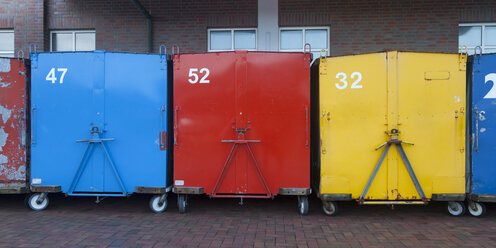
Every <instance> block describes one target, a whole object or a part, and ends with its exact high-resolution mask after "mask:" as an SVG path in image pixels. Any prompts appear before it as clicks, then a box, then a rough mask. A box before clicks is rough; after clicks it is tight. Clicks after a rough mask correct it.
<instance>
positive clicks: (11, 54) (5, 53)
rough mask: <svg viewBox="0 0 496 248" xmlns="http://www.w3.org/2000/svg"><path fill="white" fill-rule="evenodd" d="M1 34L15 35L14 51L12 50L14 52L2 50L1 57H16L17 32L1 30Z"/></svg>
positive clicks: (0, 51)
mask: <svg viewBox="0 0 496 248" xmlns="http://www.w3.org/2000/svg"><path fill="white" fill-rule="evenodd" d="M0 33H12V34H14V50H12V51H8V50H0V57H9V58H13V57H15V31H14V29H0Z"/></svg>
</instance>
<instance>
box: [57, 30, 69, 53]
mask: <svg viewBox="0 0 496 248" xmlns="http://www.w3.org/2000/svg"><path fill="white" fill-rule="evenodd" d="M72 45H73V44H72V33H52V51H60V52H61V51H72Z"/></svg>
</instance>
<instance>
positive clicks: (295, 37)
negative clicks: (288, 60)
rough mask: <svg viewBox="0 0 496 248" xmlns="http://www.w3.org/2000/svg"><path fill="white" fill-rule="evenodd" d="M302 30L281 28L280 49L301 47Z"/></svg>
mask: <svg viewBox="0 0 496 248" xmlns="http://www.w3.org/2000/svg"><path fill="white" fill-rule="evenodd" d="M302 46H303V30H281V49H284V50H288V49H301V48H302Z"/></svg>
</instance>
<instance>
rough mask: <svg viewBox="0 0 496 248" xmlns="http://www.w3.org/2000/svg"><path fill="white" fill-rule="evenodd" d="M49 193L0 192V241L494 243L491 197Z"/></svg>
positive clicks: (26, 243) (304, 244) (211, 244)
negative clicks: (181, 203)
mask: <svg viewBox="0 0 496 248" xmlns="http://www.w3.org/2000/svg"><path fill="white" fill-rule="evenodd" d="M94 200H95V199H94V198H74V197H71V198H63V197H61V196H53V195H52V196H51V198H50V206H49V207H48V209H47V210H45V211H42V212H33V211H31V210H28V209H27V208H26V207H24V203H23V197H21V196H8V195H0V247H453V246H466V247H495V246H496V205H493V206H488V214H487V215H486V217H484V218H474V217H471V216H469V215H468V214H467V215H466V216H464V217H460V218H455V217H451V216H448V215H447V214H446V212H445V209H444V205H442V204H440V203H432V204H430V205H428V206H400V207H397V208H396V209H395V210H391V209H389V208H387V207H386V206H358V205H356V204H354V203H342V204H340V208H341V209H340V214H339V216H336V217H327V216H324V214H323V213H322V211H321V205H320V201H319V200H318V199H316V198H315V197H312V198H311V199H310V212H309V215H308V216H303V217H302V216H300V215H299V214H298V213H297V204H296V203H297V200H296V198H294V197H278V198H276V199H274V200H262V199H248V200H245V202H244V203H245V204H244V205H243V206H240V205H239V204H238V200H235V199H212V200H211V199H208V198H207V197H204V196H203V197H199V196H196V197H193V198H191V199H190V200H189V206H188V212H187V213H186V214H179V213H178V211H177V207H176V199H175V197H174V196H172V197H170V198H169V207H168V210H167V211H166V212H165V213H162V214H153V213H151V212H150V211H149V209H148V197H144V196H133V197H131V198H129V199H124V198H107V199H105V200H104V201H103V202H101V203H99V204H95V203H94Z"/></svg>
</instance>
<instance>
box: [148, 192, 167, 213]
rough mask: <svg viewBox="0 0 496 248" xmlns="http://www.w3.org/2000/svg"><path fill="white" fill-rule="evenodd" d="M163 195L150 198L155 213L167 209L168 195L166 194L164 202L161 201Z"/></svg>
mask: <svg viewBox="0 0 496 248" xmlns="http://www.w3.org/2000/svg"><path fill="white" fill-rule="evenodd" d="M160 198H162V195H155V196H153V197H152V198H151V199H150V208H151V209H152V211H153V212H155V213H162V212H164V211H165V209H167V196H164V199H163V202H162V203H161V202H160Z"/></svg>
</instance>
